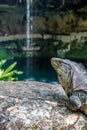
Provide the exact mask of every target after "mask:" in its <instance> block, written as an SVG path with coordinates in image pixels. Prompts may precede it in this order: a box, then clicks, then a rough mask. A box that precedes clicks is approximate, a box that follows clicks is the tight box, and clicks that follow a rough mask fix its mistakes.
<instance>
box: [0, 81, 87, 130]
mask: <svg viewBox="0 0 87 130" xmlns="http://www.w3.org/2000/svg"><path fill="white" fill-rule="evenodd" d="M67 101H68V99H67V96H66V94H65V93H64V91H63V89H62V87H61V86H60V85H58V84H57V85H53V84H47V83H41V82H33V81H31V82H23V81H22V82H4V81H3V82H0V130H87V117H86V116H85V115H83V114H82V113H80V112H71V111H69V110H68V109H67V108H66V103H67Z"/></svg>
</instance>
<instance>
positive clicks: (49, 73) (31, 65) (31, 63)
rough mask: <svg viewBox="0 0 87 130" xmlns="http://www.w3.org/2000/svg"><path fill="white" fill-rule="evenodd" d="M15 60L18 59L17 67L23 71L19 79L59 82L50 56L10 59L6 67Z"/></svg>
mask: <svg viewBox="0 0 87 130" xmlns="http://www.w3.org/2000/svg"><path fill="white" fill-rule="evenodd" d="M13 61H17V66H16V69H17V70H21V71H23V74H22V75H20V76H18V78H19V80H28V81H40V82H53V83H56V82H58V80H57V74H56V72H55V71H54V69H53V68H52V66H51V63H50V58H15V59H12V60H8V61H7V64H6V65H5V67H7V66H8V65H10V64H11V63H12V62H13Z"/></svg>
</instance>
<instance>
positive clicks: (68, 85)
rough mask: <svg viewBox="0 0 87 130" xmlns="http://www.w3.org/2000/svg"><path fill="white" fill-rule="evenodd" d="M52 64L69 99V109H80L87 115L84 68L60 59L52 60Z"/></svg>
mask: <svg viewBox="0 0 87 130" xmlns="http://www.w3.org/2000/svg"><path fill="white" fill-rule="evenodd" d="M51 64H52V66H53V68H54V69H55V71H56V72H57V74H58V80H59V82H60V84H61V85H62V87H63V89H64V90H65V92H66V94H67V96H68V97H69V102H68V104H67V107H68V108H69V109H70V110H73V111H77V110H79V109H80V110H81V111H83V112H84V113H85V115H87V80H86V79H87V75H86V73H85V70H84V68H83V67H82V66H81V65H79V64H78V63H75V62H73V61H70V60H66V59H60V58H52V59H51Z"/></svg>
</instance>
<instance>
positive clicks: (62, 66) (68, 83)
mask: <svg viewBox="0 0 87 130" xmlns="http://www.w3.org/2000/svg"><path fill="white" fill-rule="evenodd" d="M51 64H52V66H53V68H54V69H55V70H56V72H57V74H58V80H59V82H60V83H61V85H62V87H63V88H64V90H65V92H66V94H67V95H70V94H71V93H72V89H73V88H72V77H71V76H72V74H71V69H72V68H71V65H70V64H69V60H65V59H60V58H52V59H51Z"/></svg>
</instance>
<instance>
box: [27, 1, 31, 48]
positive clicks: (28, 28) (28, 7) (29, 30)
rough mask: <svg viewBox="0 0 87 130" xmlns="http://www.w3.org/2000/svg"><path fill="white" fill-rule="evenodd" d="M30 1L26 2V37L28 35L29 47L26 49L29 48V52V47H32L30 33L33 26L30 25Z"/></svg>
mask: <svg viewBox="0 0 87 130" xmlns="http://www.w3.org/2000/svg"><path fill="white" fill-rule="evenodd" d="M30 2H31V1H30V0H26V4H27V5H26V6H27V16H26V17H27V23H26V24H27V25H26V35H27V41H26V42H27V43H26V44H27V46H26V48H27V50H29V47H30V33H31V25H30V17H31V16H30Z"/></svg>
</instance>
